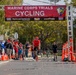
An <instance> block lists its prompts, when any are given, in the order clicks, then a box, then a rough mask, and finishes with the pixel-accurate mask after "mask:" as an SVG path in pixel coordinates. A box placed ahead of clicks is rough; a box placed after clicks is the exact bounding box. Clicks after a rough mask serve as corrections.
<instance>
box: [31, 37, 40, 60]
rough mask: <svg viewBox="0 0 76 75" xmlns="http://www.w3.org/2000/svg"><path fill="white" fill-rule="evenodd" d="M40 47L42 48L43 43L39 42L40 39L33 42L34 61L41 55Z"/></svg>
mask: <svg viewBox="0 0 76 75" xmlns="http://www.w3.org/2000/svg"><path fill="white" fill-rule="evenodd" d="M40 47H41V42H40V40H39V37H35V39H34V40H33V52H34V59H35V58H36V56H37V55H38V54H39V51H40Z"/></svg>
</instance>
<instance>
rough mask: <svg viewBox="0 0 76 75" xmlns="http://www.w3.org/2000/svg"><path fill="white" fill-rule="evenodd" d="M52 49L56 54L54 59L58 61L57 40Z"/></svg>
mask: <svg viewBox="0 0 76 75" xmlns="http://www.w3.org/2000/svg"><path fill="white" fill-rule="evenodd" d="M52 50H53V54H54V59H53V60H54V61H57V45H56V42H54V43H53V45H52Z"/></svg>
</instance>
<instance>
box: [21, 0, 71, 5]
mask: <svg viewBox="0 0 76 75" xmlns="http://www.w3.org/2000/svg"><path fill="white" fill-rule="evenodd" d="M70 2H71V0H68V3H70ZM22 5H55V3H54V2H50V0H23V2H22ZM56 5H65V2H64V0H59V2H57V3H56Z"/></svg>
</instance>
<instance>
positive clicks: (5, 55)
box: [1, 54, 9, 61]
mask: <svg viewBox="0 0 76 75" xmlns="http://www.w3.org/2000/svg"><path fill="white" fill-rule="evenodd" d="M1 60H2V61H6V60H9V58H8V55H7V54H4V55H2V56H1Z"/></svg>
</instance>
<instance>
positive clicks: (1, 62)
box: [0, 60, 12, 65]
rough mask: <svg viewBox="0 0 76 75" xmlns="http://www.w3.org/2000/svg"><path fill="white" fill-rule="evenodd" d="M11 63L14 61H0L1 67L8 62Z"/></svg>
mask: <svg viewBox="0 0 76 75" xmlns="http://www.w3.org/2000/svg"><path fill="white" fill-rule="evenodd" d="M10 61H12V60H8V61H0V65H1V64H5V63H8V62H10Z"/></svg>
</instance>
